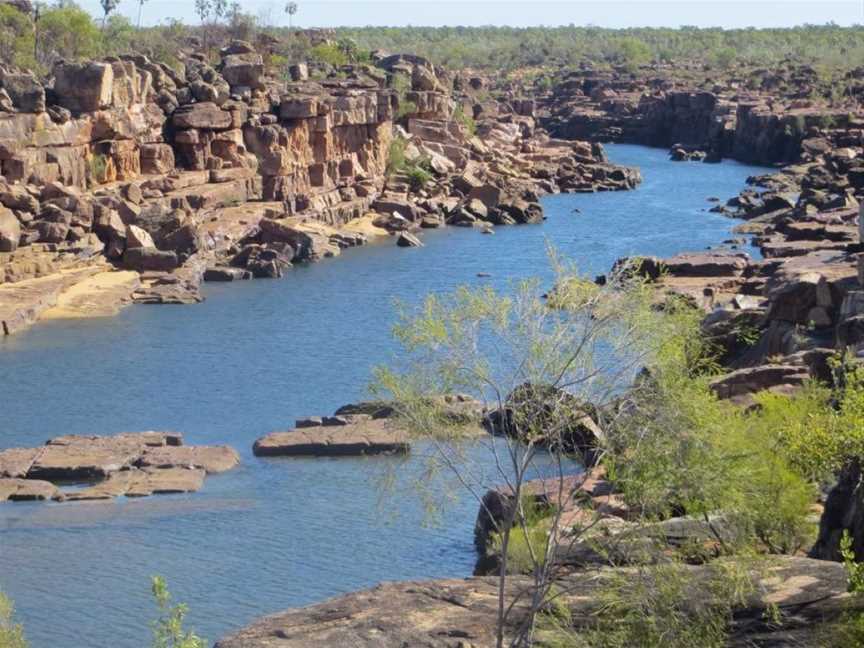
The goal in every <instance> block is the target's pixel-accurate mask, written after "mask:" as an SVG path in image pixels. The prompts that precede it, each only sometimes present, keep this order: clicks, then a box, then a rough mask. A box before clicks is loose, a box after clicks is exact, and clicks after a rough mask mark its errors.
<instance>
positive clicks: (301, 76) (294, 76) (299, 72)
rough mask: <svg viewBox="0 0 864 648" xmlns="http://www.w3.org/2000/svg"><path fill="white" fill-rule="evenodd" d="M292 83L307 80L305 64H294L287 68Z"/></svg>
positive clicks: (307, 71) (307, 67)
mask: <svg viewBox="0 0 864 648" xmlns="http://www.w3.org/2000/svg"><path fill="white" fill-rule="evenodd" d="M288 74H289V75H291V80H292V81H305V80H306V79H308V78H309V66H308V65H306V64H305V63H295V64H293V65H291V66H289V67H288Z"/></svg>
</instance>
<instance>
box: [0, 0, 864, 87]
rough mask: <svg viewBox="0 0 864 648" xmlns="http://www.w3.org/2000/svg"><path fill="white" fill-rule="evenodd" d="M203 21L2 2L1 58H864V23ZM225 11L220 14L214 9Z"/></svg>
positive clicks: (63, 3) (840, 65)
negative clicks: (254, 54) (305, 26)
mask: <svg viewBox="0 0 864 648" xmlns="http://www.w3.org/2000/svg"><path fill="white" fill-rule="evenodd" d="M200 4H201V6H202V12H199V13H200V15H201V22H202V24H201V25H195V26H192V25H185V24H183V23H182V22H180V21H176V20H170V18H169V20H168V22H167V23H166V24H163V25H159V26H154V27H146V28H136V27H135V26H134V25H133V24H132V23H131V22H130V21H129V20H128V19H127V18H125V17H124V16H121V15H119V14H117V13H111V11H107V12H106V13H105V15H104V16H100V17H99V18H98V19H97V18H94V17H93V16H90V15H89V14H88V13H87V12H85V11H83V10H82V9H81V8H80V7H79V6H78V5H76V4H75V3H74V2H72V1H70V0H59V1H56V2H53V3H51V4H48V5H45V6H44V7H43V8H42V9H40V12H39V14H38V16H37V19H36V20H35V21H34V20H33V19H32V17H29V16H23V14H21V13H20V12H18V11H17V10H16V9H14V8H13V7H12V6H10V5H0V63H12V64H15V65H19V66H22V67H29V68H32V69H35V70H38V71H42V72H45V71H47V69H48V68H50V65H51V64H52V63H53V61H54V60H56V59H57V58H66V59H74V58H80V57H93V56H97V55H109V54H122V53H129V52H135V53H144V54H148V55H150V56H152V57H154V58H155V59H157V60H161V61H163V62H166V63H169V64H170V63H174V62H176V58H175V57H176V55H177V52H178V51H179V50H180V49H182V48H184V47H190V46H193V45H194V46H198V47H204V48H205V49H206V48H213V47H217V46H218V44H219V43H221V42H224V41H226V40H227V39H229V38H242V39H245V40H254V39H255V38H256V37H257V36H258V35H265V36H268V37H271V38H275V39H276V40H275V42H274V41H272V40H271V42H270V45H271V47H272V50H273V51H271V52H270V54H271V55H274V56H276V57H278V58H279V59H280V60H284V61H287V62H289V63H293V62H296V61H298V60H313V61H320V62H322V63H326V64H329V65H332V66H336V67H338V66H340V65H344V64H345V63H349V62H362V61H364V60H367V59H368V52H369V51H371V50H376V49H383V50H386V51H390V52H412V53H416V54H419V55H421V56H425V57H427V58H429V59H430V60H432V61H433V62H435V63H438V64H441V65H446V66H448V67H451V68H464V67H471V68H479V69H484V68H490V67H494V68H495V69H496V70H515V69H519V68H531V67H555V68H566V67H573V66H578V65H580V64H582V63H590V64H592V65H601V66H603V65H614V64H618V65H625V66H628V65H629V66H635V65H639V64H643V63H649V62H657V63H663V62H667V63H668V62H673V61H674V62H678V63H680V62H683V61H691V62H697V63H701V64H707V65H709V66H712V67H714V68H718V69H723V68H728V67H730V66H733V65H736V64H748V65H756V66H764V67H769V68H770V67H772V66H775V65H777V64H778V63H781V62H783V61H785V60H787V59H789V60H794V61H797V62H799V63H803V64H810V65H812V66H814V68H816V70H817V72H820V73H822V74H823V76H824V74H825V73H827V71H829V70H848V69H851V68H853V67H855V66H856V65H858V62H859V61H861V60H862V59H864V27H860V26H855V27H840V26H837V25H833V24H827V25H804V26H801V27H795V28H787V29H721V28H698V27H682V28H678V29H672V28H631V29H606V28H601V27H590V26H589V27H577V26H574V25H570V26H562V27H527V28H515V27H411V26H408V27H363V28H338V29H334V30H326V31H322V32H316V31H315V30H296V29H288V28H284V27H276V26H273V25H270V24H267V23H266V22H265V21H262V19H261V18H259V17H257V16H255V15H252V14H249V13H246V12H244V11H243V9H242V6H241V5H240V4H239V3H233V4H230V5H229V4H228V3H226V2H217V3H215V4H214V3H210V2H203V3H200ZM217 9H218V10H217Z"/></svg>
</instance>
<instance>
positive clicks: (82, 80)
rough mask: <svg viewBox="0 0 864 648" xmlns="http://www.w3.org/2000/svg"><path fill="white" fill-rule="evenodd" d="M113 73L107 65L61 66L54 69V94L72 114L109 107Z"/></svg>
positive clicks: (69, 64)
mask: <svg viewBox="0 0 864 648" xmlns="http://www.w3.org/2000/svg"><path fill="white" fill-rule="evenodd" d="M113 87H114V70H113V68H112V66H111V65H110V64H107V63H95V62H90V63H65V62H61V63H58V64H57V65H55V66H54V95H55V96H56V98H57V103H59V104H60V105H61V106H63V107H64V108H68V109H69V110H71V111H72V112H79V113H80V112H94V111H97V110H102V109H103V108H108V107H109V106H110V105H111V100H112V92H113Z"/></svg>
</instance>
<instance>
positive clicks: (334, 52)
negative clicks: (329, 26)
mask: <svg viewBox="0 0 864 648" xmlns="http://www.w3.org/2000/svg"><path fill="white" fill-rule="evenodd" d="M310 56H311V57H312V58H313V59H314V60H316V61H321V62H322V63H327V64H328V65H332V66H333V67H340V66H342V65H347V64H348V62H349V59H348V55H347V54H345V52H343V51H342V50H341V49H339V47H338V45H334V44H331V43H321V44H319V45H316V46H315V47H313V48H312V51H311V52H310Z"/></svg>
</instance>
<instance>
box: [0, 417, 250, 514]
mask: <svg viewBox="0 0 864 648" xmlns="http://www.w3.org/2000/svg"><path fill="white" fill-rule="evenodd" d="M239 463H240V457H239V456H238V455H237V453H236V452H235V451H234V450H233V449H232V448H229V447H228V446H185V445H183V437H182V435H180V434H175V433H170V432H139V433H125V434H118V435H115V436H107V437H105V436H78V435H66V436H61V437H56V438H53V439H51V440H49V441H48V442H47V443H46V444H45V445H44V446H41V447H38V448H11V449H7V450H2V451H0V502H3V501H7V500H9V501H24V500H57V501H80V500H101V499H111V498H114V497H120V496H123V495H125V496H126V497H144V496H147V495H155V494H159V493H187V492H194V491H197V490H200V489H201V487H202V486H203V484H204V477H205V476H206V475H208V474H213V473H221V472H225V471H227V470H231V469H232V468H234V467H235V466H237V464H239ZM70 484H84V487H83V488H68V485H70Z"/></svg>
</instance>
